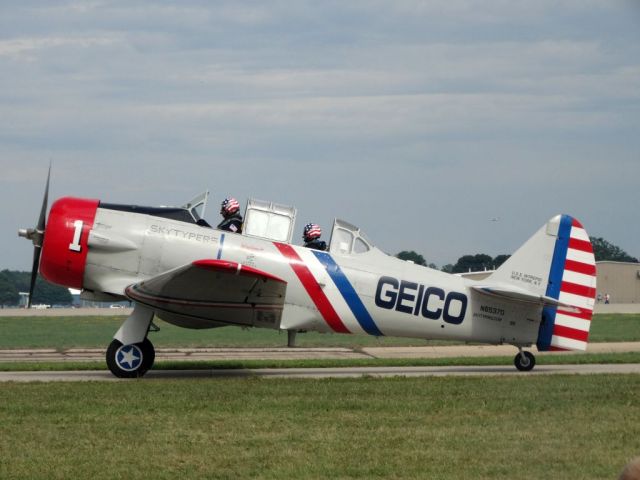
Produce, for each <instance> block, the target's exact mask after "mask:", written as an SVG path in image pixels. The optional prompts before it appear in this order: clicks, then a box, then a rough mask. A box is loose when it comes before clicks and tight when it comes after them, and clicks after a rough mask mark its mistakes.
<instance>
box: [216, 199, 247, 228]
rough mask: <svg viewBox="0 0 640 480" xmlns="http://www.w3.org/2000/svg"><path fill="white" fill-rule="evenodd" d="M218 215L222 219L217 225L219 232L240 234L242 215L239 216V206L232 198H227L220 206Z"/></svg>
mask: <svg viewBox="0 0 640 480" xmlns="http://www.w3.org/2000/svg"><path fill="white" fill-rule="evenodd" d="M220 215H222V216H223V217H224V219H223V220H222V221H221V222H220V224H219V225H218V229H219V230H226V231H228V232H234V233H242V215H240V204H239V203H238V201H237V200H236V199H235V198H233V197H227V198H225V199H224V200H223V201H222V204H221V205H220Z"/></svg>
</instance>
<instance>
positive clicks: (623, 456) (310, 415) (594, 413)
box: [0, 375, 640, 480]
mask: <svg viewBox="0 0 640 480" xmlns="http://www.w3.org/2000/svg"><path fill="white" fill-rule="evenodd" d="M639 391H640V377H639V376H636V375H630V376H619V375H599V376H553V377H528V378H522V377H515V378H513V377H510V378H496V377H486V378H453V377H451V378H391V379H373V378H365V379H339V380H337V379H331V380H277V379H268V380H265V379H217V380H216V379H211V380H202V379H201V380H197V381H193V380H184V381H182V380H176V381H166V380H162V381H149V380H146V381H133V382H120V383H71V384H65V383H53V384H3V385H2V388H1V389H0V478H2V479H17V478H36V479H37V478H43V479H68V478H92V479H103V478H104V479H107V478H108V479H119V478H123V479H124V478H126V479H128V480H134V479H146V478H149V479H169V478H171V479H173V478H189V479H200V478H221V479H239V478H264V479H301V478H434V479H460V478H474V479H512V478H519V477H522V478H561V479H613V478H616V475H617V473H619V471H620V470H621V469H622V466H623V465H624V464H625V462H626V461H627V460H628V459H630V458H631V457H633V456H635V455H637V454H638V453H640V422H638V421H637V419H638V418H640V402H638V392H639Z"/></svg>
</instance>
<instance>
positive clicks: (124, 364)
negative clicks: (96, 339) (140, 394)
mask: <svg viewBox="0 0 640 480" xmlns="http://www.w3.org/2000/svg"><path fill="white" fill-rule="evenodd" d="M155 358H156V352H155V349H154V348H153V344H152V343H151V342H150V341H149V339H148V338H145V339H144V340H143V341H142V342H140V343H134V344H133V345H123V344H122V342H120V341H119V340H113V341H112V342H111V344H110V345H109V348H107V366H108V367H109V370H111V373H113V374H114V375H115V376H116V377H118V378H137V377H142V376H143V375H144V374H145V373H147V371H148V370H149V369H150V368H151V367H152V366H153V361H154V360H155Z"/></svg>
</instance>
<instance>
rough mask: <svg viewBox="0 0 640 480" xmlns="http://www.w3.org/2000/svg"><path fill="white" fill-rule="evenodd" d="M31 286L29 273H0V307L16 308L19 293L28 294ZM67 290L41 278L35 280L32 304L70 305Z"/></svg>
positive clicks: (69, 296) (7, 271)
mask: <svg viewBox="0 0 640 480" xmlns="http://www.w3.org/2000/svg"><path fill="white" fill-rule="evenodd" d="M30 284H31V272H18V271H12V270H2V271H0V305H2V306H16V305H18V304H19V303H20V293H19V292H28V291H29V286H30ZM72 300H73V299H72V297H71V293H69V289H67V288H65V287H60V286H58V285H54V284H53V283H49V282H47V281H46V280H44V279H43V278H40V277H38V280H36V286H35V290H34V292H33V300H32V302H31V303H32V304H33V305H37V304H40V303H45V304H47V305H70V304H71V302H72Z"/></svg>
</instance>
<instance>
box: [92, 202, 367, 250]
mask: <svg viewBox="0 0 640 480" xmlns="http://www.w3.org/2000/svg"><path fill="white" fill-rule="evenodd" d="M208 198H209V192H204V193H202V194H201V195H198V196H197V197H195V198H193V199H192V200H190V201H189V202H188V203H186V204H184V205H183V206H182V207H142V206H137V205H116V204H108V203H101V204H100V206H101V207H102V208H108V209H111V210H122V211H127V212H133V213H141V214H146V215H153V216H156V217H163V218H167V219H171V220H176V221H179V222H185V223H195V224H198V225H200V226H206V227H209V224H208V223H207V222H206V221H205V220H204V219H203V217H204V213H205V209H206V206H207V200H208ZM296 214H297V211H296V209H295V208H294V207H290V206H287V205H281V204H278V203H273V202H267V201H264V200H257V199H254V198H250V199H249V200H248V201H247V208H246V210H245V214H244V222H243V226H242V228H243V230H242V235H247V236H250V237H258V238H263V239H266V240H272V241H275V242H283V243H291V240H292V238H293V230H294V226H295V221H296ZM373 248H374V245H373V243H371V241H370V240H369V239H368V238H367V236H366V235H365V234H364V232H363V231H362V230H360V228H359V227H356V226H355V225H353V224H351V223H349V222H345V221H344V220H340V219H337V218H336V219H335V220H334V222H333V228H332V229H331V239H330V241H329V252H331V253H333V254H337V255H353V254H362V253H366V252H368V251H370V250H371V249H373Z"/></svg>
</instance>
